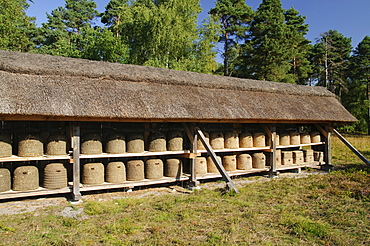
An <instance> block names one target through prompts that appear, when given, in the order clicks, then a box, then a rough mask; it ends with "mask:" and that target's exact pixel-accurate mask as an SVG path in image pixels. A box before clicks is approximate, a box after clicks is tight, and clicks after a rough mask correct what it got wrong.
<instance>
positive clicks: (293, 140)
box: [289, 132, 301, 145]
mask: <svg viewBox="0 0 370 246" xmlns="http://www.w3.org/2000/svg"><path fill="white" fill-rule="evenodd" d="M289 135H290V145H299V144H301V135H300V134H299V132H290V133H289Z"/></svg>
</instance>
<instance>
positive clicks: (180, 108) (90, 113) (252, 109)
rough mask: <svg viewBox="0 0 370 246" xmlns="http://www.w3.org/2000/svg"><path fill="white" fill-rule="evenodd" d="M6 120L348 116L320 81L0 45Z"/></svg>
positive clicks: (1, 104)
mask: <svg viewBox="0 0 370 246" xmlns="http://www.w3.org/2000/svg"><path fill="white" fill-rule="evenodd" d="M0 118H2V119H3V120H15V119H22V120H23V119H34V120H97V121H204V122H266V123H268V122H307V123H311V122H350V121H355V120H356V119H355V118H354V117H353V116H352V115H351V114H350V113H348V112H347V111H346V110H345V109H344V108H343V106H342V105H341V104H340V103H339V102H338V101H337V99H336V98H335V96H334V95H333V94H332V93H330V92H328V91H327V90H326V89H325V88H322V87H309V86H297V85H291V84H284V83H276V82H268V81H256V80H249V79H238V78H230V77H223V76H215V75H207V74H199V73H192V72H181V71H174V70H168V69H161V68H152V67H143V66H135V65H122V64H115V63H107V62H97V61H89V60H82V59H73V58H63V57H55V56H47V55H38V54H30V53H19V52H11V51H0Z"/></svg>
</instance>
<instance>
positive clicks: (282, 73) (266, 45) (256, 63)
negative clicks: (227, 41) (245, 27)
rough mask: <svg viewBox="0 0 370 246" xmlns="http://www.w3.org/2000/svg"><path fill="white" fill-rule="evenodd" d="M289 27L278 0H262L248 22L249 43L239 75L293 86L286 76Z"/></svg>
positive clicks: (288, 75)
mask: <svg viewBox="0 0 370 246" xmlns="http://www.w3.org/2000/svg"><path fill="white" fill-rule="evenodd" d="M289 34H290V33H289V28H288V26H287V24H286V23H285V16H284V10H283V8H282V4H281V2H280V0H264V1H262V3H261V4H260V6H259V7H258V9H257V11H256V14H255V17H254V19H253V21H252V22H251V27H250V34H249V40H248V42H247V43H246V44H245V45H244V47H243V51H242V57H241V58H242V65H241V71H240V72H241V76H243V77H247V78H254V79H259V80H269V81H277V82H288V83H294V79H293V76H292V75H291V74H289V73H288V72H289V71H290V64H289V61H290V60H291V57H293V56H292V51H291V49H290V42H289V40H288V37H289Z"/></svg>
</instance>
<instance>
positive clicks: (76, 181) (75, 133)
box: [71, 122, 81, 201]
mask: <svg viewBox="0 0 370 246" xmlns="http://www.w3.org/2000/svg"><path fill="white" fill-rule="evenodd" d="M71 126H72V130H71V133H72V136H71V143H72V146H71V147H72V161H73V168H72V169H73V185H72V199H73V200H74V201H79V200H81V192H80V176H81V175H80V125H79V123H77V122H72V123H71Z"/></svg>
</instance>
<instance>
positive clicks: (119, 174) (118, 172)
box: [106, 161, 126, 183]
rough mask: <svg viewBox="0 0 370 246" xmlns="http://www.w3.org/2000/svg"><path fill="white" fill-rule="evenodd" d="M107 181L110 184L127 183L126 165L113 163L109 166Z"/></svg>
mask: <svg viewBox="0 0 370 246" xmlns="http://www.w3.org/2000/svg"><path fill="white" fill-rule="evenodd" d="M106 181H107V182H108V183H122V182H125V181H126V168H125V164H124V163H123V162H121V161H111V162H109V163H108V165H107V170H106Z"/></svg>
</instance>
